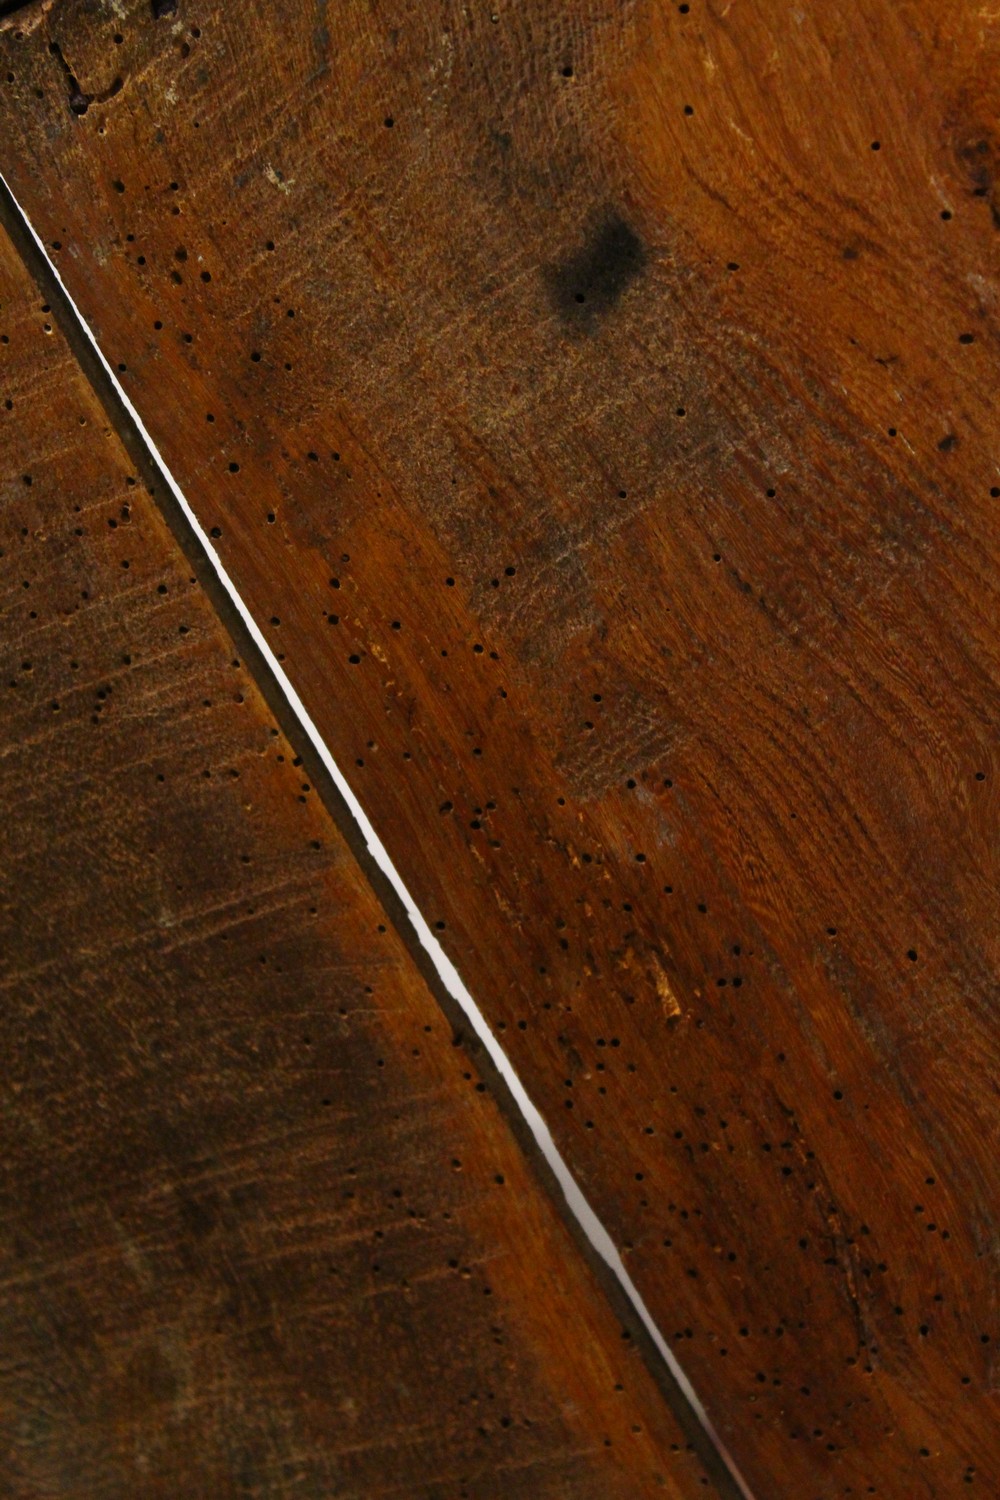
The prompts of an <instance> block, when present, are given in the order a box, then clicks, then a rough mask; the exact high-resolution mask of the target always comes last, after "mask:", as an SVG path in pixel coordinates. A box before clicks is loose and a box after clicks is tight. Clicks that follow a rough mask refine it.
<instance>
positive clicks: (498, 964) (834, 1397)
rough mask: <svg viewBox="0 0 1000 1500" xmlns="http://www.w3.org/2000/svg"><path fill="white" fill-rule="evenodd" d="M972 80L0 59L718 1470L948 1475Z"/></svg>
mask: <svg viewBox="0 0 1000 1500" xmlns="http://www.w3.org/2000/svg"><path fill="white" fill-rule="evenodd" d="M54 47H57V48H58V49H59V50H58V52H56V51H53V50H52V49H53V48H54ZM64 63H65V64H66V65H67V66H68V69H69V73H70V77H67V67H64ZM998 66H1000V21H998V20H997V19H996V18H995V17H994V15H993V13H992V11H991V10H990V9H989V8H988V7H982V6H975V5H973V4H971V3H970V0H959V3H956V4H954V5H951V6H940V5H932V4H931V3H930V0H863V3H862V0H844V3H842V4H838V5H832V4H831V5H820V4H818V3H816V4H813V5H802V4H792V3H791V0H729V3H725V0H711V3H709V0H691V3H690V4H689V5H674V4H665V3H660V0H655V3H654V0H634V3H624V4H623V3H620V0H571V3H567V4H557V3H555V0H521V3H518V4H513V3H511V4H501V3H500V0H487V3H485V4H479V3H473V4H461V5H460V4H458V3H454V4H453V3H449V0H435V3H433V4H429V5H418V4H416V3H413V4H407V3H405V0H385V3H379V4H377V5H370V6H369V5H362V4H361V3H360V0H357V3H350V4H346V3H345V4H340V5H328V4H325V3H320V4H319V5H318V6H315V7H305V6H302V5H298V4H293V3H291V0H285V3H281V4H268V5H265V4H263V3H254V4H249V5H244V6H240V7H229V6H223V5H219V4H211V3H208V0H181V4H180V6H179V8H178V10H177V11H176V13H175V14H172V15H169V16H167V17H164V18H162V19H160V20H155V19H154V18H153V16H152V14H151V10H150V7H149V5H148V4H139V3H138V0H136V3H123V4H120V5H115V6H111V5H110V4H109V5H106V6H102V5H100V4H96V5H92V4H87V3H83V0H57V3H53V4H48V5H32V6H29V7H28V8H27V9H25V10H23V11H21V12H20V13H19V14H17V15H15V16H14V17H12V18H11V20H10V22H9V24H8V27H7V29H6V31H5V33H4V34H3V35H2V36H0V78H7V80H8V81H7V82H6V84H0V100H2V101H3V102H2V104H0V110H2V114H0V127H2V129H0V170H2V171H3V173H4V174H5V175H6V176H7V178H8V180H9V181H10V182H11V184H12V186H13V188H14V190H15V192H16V193H17V195H18V196H19V198H20V200H21V202H22V203H23V204H24V206H25V208H26V211H27V212H28V214H29V216H30V217H31V218H32V220H33V222H34V223H35V225H36V227H37V228H38V230H39V232H40V234H41V235H42V237H43V238H44V240H45V242H46V243H47V245H48V246H49V247H50V251H51V254H52V255H53V258H54V259H55V261H56V263H57V264H58V266H59V268H60V271H61V274H62V275H63V276H64V277H65V279H66V282H67V284H68V286H69V288H70V291H71V293H72V294H73V296H74V297H75V298H76V299H77V301H78V304H79V306H80V307H81V309H82V310H83V312H84V313H85V315H86V316H87V317H88V319H89V320H90V321H91V323H92V325H93V327H94V329H95V331H96V333H97V336H98V338H99V340H100V342H101V345H102V347H103V348H104V350H105V351H106V353H107V355H108V358H109V359H110V360H111V361H112V363H113V364H114V365H115V367H116V368H117V370H118V371H119V373H120V378H121V380H122V382H123V383H124V385H125V387H126V389H127V391H128V393H129V394H130V396H131V397H132V399H133V400H134V402H135V403H136V406H137V407H138V409H139V411H140V413H141V415H142V417H143V419H144V421H145V422H146V424H147V426H148V428H149V431H150V432H151V434H152V436H153V438H154V440H155V441H156V443H157V444H158V445H159V446H160V448H161V450H162V452H163V454H164V457H165V459H166V461H167V463H168V464H169V465H170V466H171V467H172V469H173V471H174V473H175V474H176V475H177V477H178V479H179V481H180V483H181V484H182V486H183V488H184V489H185V491H186V493H187V495H188V497H189V499H190V501H191V503H192V504H193V506H194V507H195V509H196V511H197V512H198V514H199V516H200V517H201V518H202V520H203V521H204V523H205V525H206V526H208V527H210V528H214V530H213V535H216V543H215V544H216V545H217V547H218V550H219V553H220V555H221V557H222V558H223V560H224V562H225V564H226V566H227V567H228V568H229V569H230V571H231V573H232V575H233V576H234V578H235V579H236V581H237V584H238V586H239V588H240V589H241V591H242V593H243V596H244V598H245V599H246V600H247V601H248V603H249V605H250V607H251V608H252V609H253V610H254V612H255V614H256V616H257V618H258V619H259V620H260V621H261V623H262V625H263V627H264V628H265V630H266V631H267V633H268V635H269V639H270V640H271V641H272V643H273V645H274V647H275V649H276V650H277V651H278V652H279V653H280V654H281V656H282V658H283V660H284V664H285V667H286V669H287V671H288V672H289V674H290V676H291V678H292V679H293V681H294V683H295V685H296V687H297V688H298V690H299V692H300V694H301V696H302V698H303V700H304V701H305V703H306V706H307V707H308V709H309V711H310V713H311V714H312V716H313V718H314V719H315V721H316V723H317V724H318V725H319V727H320V730H321V732H322V733H323V735H324V737H325V738H326V740H327V742H328V743H329V745H330V746H331V748H332V749H333V751H334V754H335V755H336V757H337V758H338V760H339V762H340V764H341V765H342V767H343V768H344V770H345V772H346V773H347V775H348V776H349V777H350V779H351V781H352V783H353V785H354V787H355V789H356V791H357V793H358V795H359V797H360V798H361V800H362V802H363V804H364V805H365V807H366V809H367V810H368V812H369V813H370V815H371V817H372V818H373V821H374V822H375V824H376V826H377V828H378V829H379V831H380V833H381V835H382V837H383V838H384V840H385V842H386V843H387V845H388V846H389V849H390V853H391V854H392V856H393V858H394V859H395V861H396V862H397V864H398V866H399V868H400V869H401V871H402V873H403V875H404V878H405V879H406V881H407V884H408V885H409V887H410V889H411V890H412V891H413V892H414V894H415V896H416V897H417V900H418V902H419V904H420V906H421V908H422V909H423V910H424V912H425V913H426V914H427V915H428V917H429V918H430V920H432V921H433V922H435V923H436V924H437V926H438V929H439V936H440V937H441V940H442V942H443V943H444V945H445V947H446V949H447V951H448V953H449V955H450V956H451V957H452V958H453V959H454V961H455V962H456V964H457V965H458V967H459V969H460V971H461V972H462V974H463V976H464V977H465V979H466V981H467V982H468V984H469V985H470V987H471V989H472V991H473V992H474V994H475V995H476V997H477V999H478V1000H479V1002H480V1003H481V1005H482V1006H483V1008H484V1009H485V1011H486V1012H487V1014H488V1016H489V1018H490V1021H491V1023H492V1024H493V1025H494V1026H495V1028H496V1030H497V1033H498V1034H499V1036H500V1037H501V1039H502V1041H503V1044H504V1046H505V1047H506V1048H507V1049H508V1051H509V1053H510V1056H511V1057H512V1059H513V1061H514V1063H515V1066H516V1067H517V1069H518V1071H519V1072H520V1074H521V1075H522V1077H523V1078H524V1080H525V1082H526V1084H527V1086H528V1088H529V1091H530V1092H531V1093H532V1095H533V1097H534V1098H535V1099H536V1101H537V1102H538V1103H539V1105H540V1106H541V1107H542V1109H543V1111H544V1113H545V1114H546V1116H547V1118H548V1119H549V1121H550V1123H551V1125H552V1127H553V1130H554V1132H555V1134H556V1136H557V1138H558V1140H559V1142H560V1144H561V1146H562V1147H563V1149H564V1150H565V1152H566V1153H567V1155H568V1157H569V1159H570V1161H571V1164H572V1165H573V1167H574V1170H575V1171H576V1172H577V1173H578V1175H579V1177H580V1178H581V1179H582V1180H583V1182H584V1183H585V1186H586V1188H587V1190H588V1192H589V1193H590V1195H591V1197H592V1199H593V1201H594V1202H595V1205H596V1207H597V1209H598V1212H599V1213H600V1214H601V1216H602V1217H603V1218H604V1220H605V1222H606V1223H607V1224H608V1225H609V1227H610V1229H611V1231H612V1233H613V1235H614V1236H615V1238H616V1240H617V1242H618V1243H619V1245H620V1246H621V1248H622V1252H623V1254H624V1256H625V1259H626V1262H627V1264H628V1266H629V1269H630V1271H631V1273H632V1275H633V1276H634V1277H635V1280H636V1282H637V1283H638V1285H639V1287H640V1289H641V1291H642V1292H643V1295H644V1296H645V1298H646V1300H647V1302H648V1304H649V1306H650V1308H651V1310H652V1312H653V1314H654V1316H655V1317H656V1318H657V1320H658V1321H659V1323H660V1325H661V1326H662V1328H663V1329H664V1331H665V1333H666V1335H667V1337H668V1338H670V1339H671V1340H672V1341H673V1343H674V1345H675V1348H676V1350H677V1353H678V1355H679V1357H680V1359H681V1361H682V1362H683V1364H684V1365H685V1367H686V1368H687V1370H688V1372H689V1374H690V1375H691V1378H692V1379H693V1381H694V1384H695V1386H696V1388H697V1390H698V1391H699V1393H700V1395H701V1397H702V1398H703V1400H704V1401H705V1403H706V1405H707V1406H708V1408H709V1410H710V1412H711V1414H712V1416H713V1418H714V1420H715V1421H716V1423H717V1424H718V1425H719V1427H720V1429H721V1430H722V1432H723V1434H724V1436H725V1438H726V1441H727V1442H728V1444H729V1445H730V1447H731V1448H732V1450H733V1452H734V1453H735V1455H736V1458H737V1460H738V1462H739V1464H740V1465H741V1467H742V1468H743V1470H744V1472H745V1473H746V1474H747V1476H748V1477H749V1479H750V1481H751V1483H752V1485H753V1486H754V1487H755V1489H756V1490H757V1492H758V1494H759V1495H760V1496H761V1497H770V1496H779V1495H780V1496H782V1497H784V1496H790V1497H794V1500H800V1497H805V1500H832V1497H834V1496H841V1495H847V1494H850V1495H864V1494H877V1495H882V1496H892V1497H899V1500H921V1497H926V1496H953V1495H959V1494H962V1495H964V1494H966V1493H982V1494H984V1495H995V1494H996V1493H997V1492H998V1491H1000V1426H998V1423H997V1411H996V1386H997V1364H996V1360H997V1349H998V1340H1000V1318H998V1295H997V1288H998V1282H997V1250H998V1236H997V1223H998V1206H997V1174H996V1165H995V1160H996V1148H997V1139H998V1136H997V1103H996V1077H997V1043H996V1002H997V994H998V987H997V958H998V931H997V924H996V907H997V874H998V868H997V863H998V861H997V827H996V825H997V777H998V773H1000V757H998V754H997V721H998V704H1000V695H998V669H1000V662H998V641H997V631H996V626H997V608H996V599H997V587H996V584H997V562H998V555H997V554H998V513H1000V453H998V446H1000V445H998V431H997V428H998V422H997V416H996V409H995V392H996V388H997V376H998V358H997V352H998V344H997V323H996V312H997V292H998V283H997V270H996V260H997V254H998V246H1000V239H998V237H997V225H998V224H1000V201H998V199H997V189H996V186H995V178H996V173H997V159H998V153H1000V144H998V143H1000V125H998V104H1000V101H998V97H997V93H996V77H997V73H998ZM119 80H120V87H118V86H117V85H118V81H119ZM74 88H75V89H76V90H77V92H78V93H79V94H80V95H81V96H83V95H86V96H90V97H89V102H87V101H86V100H84V101H83V102H85V103H86V109H85V112H82V113H81V112H80V103H81V97H77V96H76V94H74ZM102 100H103V102H102Z"/></svg>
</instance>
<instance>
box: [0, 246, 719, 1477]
mask: <svg viewBox="0 0 1000 1500" xmlns="http://www.w3.org/2000/svg"><path fill="white" fill-rule="evenodd" d="M0 703H2V710H0V825H2V833H0V989H2V994H3V1001H2V1005H0V1056H2V1059H3V1066H2V1077H0V1122H2V1124H0V1132H2V1143H3V1144H2V1151H0V1467H2V1478H0V1491H2V1493H3V1494H4V1495H5V1496H11V1497H18V1500H64V1497H65V1500H85V1497H95V1500H96V1497H101V1500H111V1497H121V1500H140V1497H141V1500H146V1497H153V1496H163V1497H169V1500H177V1497H181V1496H183V1497H201V1496H204V1497H209V1496H211V1497H216V1496H260V1497H264V1496H267V1497H275V1496H293V1495H294V1496H310V1497H322V1500H327V1497H330V1496H332V1495H337V1496H343V1497H347V1496H356V1497H358V1500H362V1497H363V1500H369V1497H374V1496H411V1495H412V1496H426V1497H429V1500H431V1497H433V1500H445V1497H448V1500H451V1497H459V1496H469V1497H487V1496H497V1497H500V1496H504V1497H506V1496H509V1495H517V1496H525V1497H528V1496H531V1497H535V1496H539V1495H544V1496H552V1497H557V1496H558V1497H567V1500H568V1497H574V1500H575V1497H576V1496H588V1497H593V1500H605V1497H606V1496H609V1495H613V1496H618V1497H621V1500H633V1497H635V1496H637V1495H647V1494H648V1495H651V1496H652V1495H664V1496H668V1497H669V1496H673V1497H676V1500H693V1497H694V1496H696V1495H707V1494H710V1493H713V1494H714V1493H716V1491H715V1489H714V1488H713V1487H712V1486H710V1484H709V1481H708V1478H707V1477H706V1475H705V1473H704V1472H703V1470H702V1468H701V1465H700V1463H699V1462H698V1461H697V1459H696V1458H695V1456H694V1454H693V1453H692V1451H691V1450H690V1448H689V1446H688V1444H687V1442H686V1440H685V1439H684V1437H682V1435H681V1431H680V1428H679V1427H678V1426H677V1424H676V1422H675V1421H674V1420H673V1418H672V1417H671V1415H670V1412H669V1410H668V1408H667V1406H666V1405H665V1403H664V1400H663V1397H662V1394H661V1391H660V1389H659V1388H658V1386H657V1385H656V1384H655V1383H654V1381H653V1378H652V1377H651V1375H650V1374H649V1373H648V1371H647V1369H646V1368H645V1366H644V1365H643V1363H642V1362H641V1360H640V1359H639V1357H638V1355H637V1353H636V1348H637V1345H636V1343H635V1341H634V1340H633V1338H632V1336H631V1334H630V1332H629V1330H628V1329H627V1328H623V1326H622V1324H621V1323H620V1322H619V1321H618V1320H617V1318H616V1316H615V1312H614V1311H613V1308H612V1306H611V1305H610V1304H609V1303H608V1302H607V1300H606V1298H605V1294H604V1290H603V1289H602V1287H601V1286H600V1285H599V1284H598V1283H597V1281H595V1278H594V1276H593V1275H592V1274H591V1272H590V1271H589V1270H588V1268H587V1266H586V1264H585V1262H584V1260H583V1259H582V1257H581V1255H580V1253H579V1252H578V1250H577V1247H576V1246H575V1245H574V1243H573V1242H572V1241H571V1239H570V1236H569V1234H568V1233H567V1231H566V1229H565V1227H564V1226H563V1224H562V1222H561V1220H560V1219H559V1217H558V1215H557V1213H556V1211H555V1207H554V1204H553V1203H552V1201H551V1197H550V1189H549V1188H548V1187H546V1188H545V1189H544V1190H543V1188H542V1187H541V1186H540V1184H539V1180H538V1178H537V1176H536V1174H535V1172H534V1170H533V1169H532V1167H531V1166H530V1165H529V1163H528V1162H527V1161H526V1160H525V1158H524V1156H523V1154H522V1150H521V1147H520V1146H519V1145H518V1144H517V1142H516V1141H515V1140H514V1139H513V1138H512V1135H511V1132H510V1130H509V1129H508V1127H507V1125H506V1123H505V1122H504V1119H503V1117H502V1116H501V1114H500V1112H499V1110H498V1107H497V1104H496V1102H495V1100H494V1098H493V1097H492V1096H491V1094H490V1093H489V1092H488V1091H487V1085H486V1083H485V1082H484V1081H483V1077H482V1075H481V1073H480V1071H479V1070H478V1069H477V1068H476V1066H475V1064H474V1063H473V1062H472V1061H471V1060H470V1058H469V1056H468V1055H467V1054H466V1052H465V1051H464V1050H463V1049H462V1048H460V1047H457V1046H456V1045H455V1043H454V1035H453V1029H452V1026H451V1025H450V1024H449V1022H448V1020H447V1019H446V1017H445V1016H444V1015H443V1014H442V1011H441V1009H440V1007H439V1005H438V1004H437V1002H436V1001H435V999H434V998H433V997H432V995H431V993H430V992H429V990H428V988H427V987H426V985H425V983H424V981H423V979H422V978H421V976H420V974H419V973H418V972H417V969H416V968H415V966H414V963H413V960H412V959H411V957H410V955H409V954H408V953H407V951H406V949H405V947H404V946H403V944H402V941H401V939H400V936H399V934H398V933H397V932H396V931H395V930H394V929H393V927H392V925H391V923H390V919H389V917H388V916H387V914H386V911H385V910H384V909H383V908H382V906H380V904H379V902H378V900H377V899H376V896H375V894H374V892H373V890H372V889H371V887H370V886H369V885H368V884H367V883H366V881H365V879H364V878H363V876H362V873H361V871H360V870H359V868H358V866H357V864H356V863H355V860H354V857H353V855H352V854H351V853H350V852H349V851H348V849H347V848H346V846H345V844H344V841H343V839H342V837H341V835H340V833H339V832H338V829H337V826H336V825H335V823H334V822H333V821H332V819H331V816H330V814H329V812H328V811H327V810H326V808H324V806H323V805H322V802H321V801H320V800H319V798H318V797H317V794H316V791H315V789H314V788H313V786H312V785H311V783H310V782H309V781H308V780H307V779H306V773H305V772H304V770H303V767H302V763H301V761H300V760H299V758H298V756H297V755H296V753H295V750H294V749H293V747H292V746H291V745H290V744H289V743H288V741H287V740H286V738H285V736H284V735H283V734H282V733H281V732H280V731H279V729H278V728H277V727H276V725H275V724H274V722H273V720H272V718H271V715H270V714H269V712H268V709H267V707H266V705H265V702H264V700H263V699H262V697H261V694H260V692H259V691H258V688H257V686H256V685H255V682H254V681H253V679H252V676H251V675H250V674H249V673H248V670H247V665H246V663H245V662H243V661H241V659H240V658H239V657H238V656H237V655H236V654H235V651H234V645H233V642H232V640H231V639H230V638H229V637H228V636H227V634H226V632H225V630H224V629H223V628H222V625H221V624H220V622H219V619H218V618H217V616H216V615H215V613H214V612H213V610H212V608H211V606H210V603H209V601H208V599H207V598H206V595H205V593H204V592H203V591H202V589H201V588H200V586H199V584H198V580H197V578H196V576H194V574H193V572H192V567H191V566H190V564H189V563H188V561H187V560H186V558H185V556H184V555H183V554H182V552H181V550H180V548H179V546H178V544H177V542H176V541H175V540H174V538H173V536H172V535H171V533H170V532H169V531H168V530H167V527H166V525H165V523H164V520H163V518H162V516H161V515H160V513H159V511H158V509H157V507H156V504H155V502H154V500H153V499H151V498H150V495H149V493H148V492H147V488H146V486H145V484H144V483H143V482H142V481H141V478H140V476H139V475H137V472H136V469H135V468H134V467H133V465H132V462H131V459H130V458H129V456H128V454H127V452H126V451H125V449H124V448H123V447H122V444H121V443H120V442H119V440H118V438H117V436H116V435H115V434H114V433H113V432H112V431H111V430H110V428H109V424H108V418H107V414H106V412H105V410H104V409H103V408H102V406H101V405H100V404H99V403H98V400H97V399H96V396H95V393H94V391H93V390H92V388H91V387H90V386H89V385H88V384H87V383H86V382H85V380H84V379H83V377H82V375H81V372H80V369H79V367H78V366H77V365H76V364H75V363H74V361H73V359H72V357H71V355H70V353H69V351H68V349H67V347H66V345H65V344H64V342H63V340H62V337H61V334H60V331H59V329H58V327H56V326H55V323H54V313H53V310H52V308H51V307H49V306H46V305H45V304H44V302H43V300H42V297H41V295H40V293H39V292H38V291H37V290H36V288H35V287H34V286H33V284H32V283H31V281H30V280H29V279H28V277H27V275H26V272H25V270H24V268H23V266H22V264H21V263H20V262H19V261H18V260H17V258H16V256H15V255H14V254H13V251H12V248H11V244H10V242H9V241H8V240H7V239H6V238H5V237H3V236H2V235H0Z"/></svg>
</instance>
